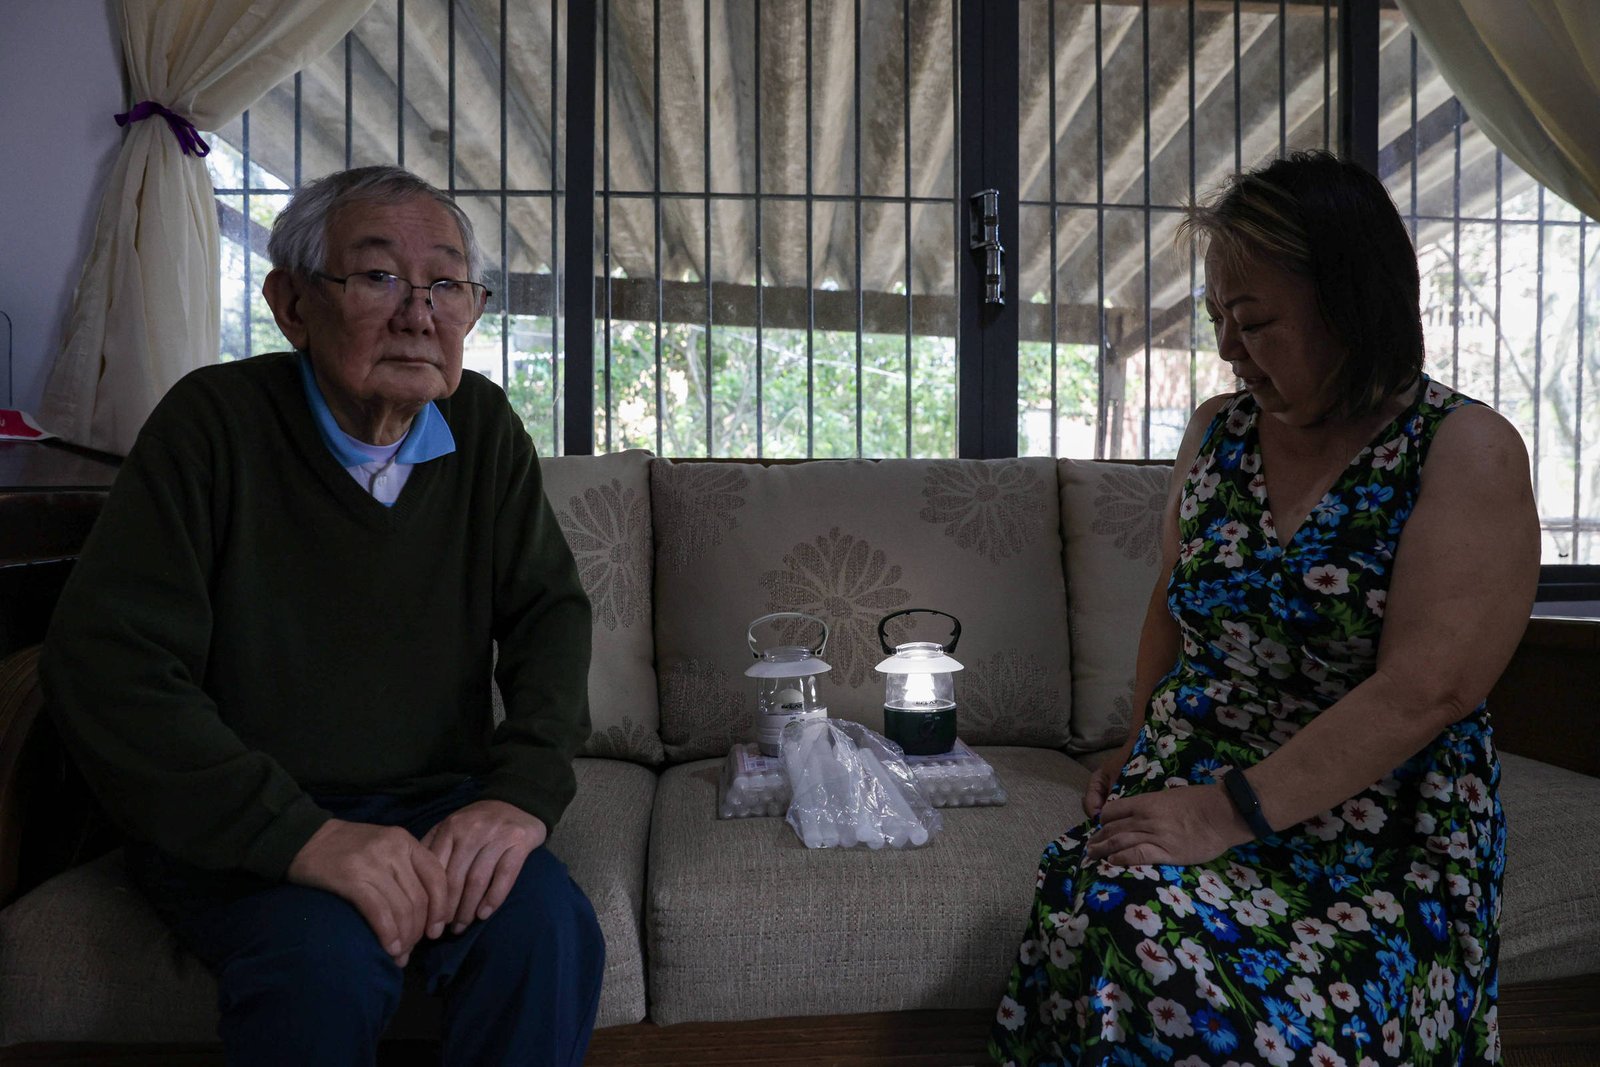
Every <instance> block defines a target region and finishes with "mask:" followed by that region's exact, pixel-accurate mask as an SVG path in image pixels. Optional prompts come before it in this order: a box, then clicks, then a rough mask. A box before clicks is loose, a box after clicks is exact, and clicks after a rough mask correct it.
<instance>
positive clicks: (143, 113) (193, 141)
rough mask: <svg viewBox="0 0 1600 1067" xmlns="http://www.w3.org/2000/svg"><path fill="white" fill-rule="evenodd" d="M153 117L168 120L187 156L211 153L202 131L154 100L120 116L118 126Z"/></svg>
mask: <svg viewBox="0 0 1600 1067" xmlns="http://www.w3.org/2000/svg"><path fill="white" fill-rule="evenodd" d="M151 115H160V116H161V117H162V118H164V119H166V120H167V126H168V127H169V128H170V129H171V130H172V136H174V137H176V138H177V139H178V145H179V146H180V147H181V148H182V149H183V154H184V155H186V156H203V155H205V154H206V153H207V152H210V151H211V146H210V145H208V144H206V143H205V142H204V141H202V140H201V139H200V131H199V130H196V129H195V128H194V123H192V122H190V121H189V120H188V119H186V118H184V117H183V116H182V115H180V114H178V113H177V112H176V111H169V110H167V109H166V108H164V107H162V106H161V105H160V104H158V103H156V102H155V101H154V100H146V101H144V102H143V103H140V104H135V105H134V107H133V110H132V111H125V112H123V113H122V114H120V115H118V116H117V117H116V118H117V125H118V126H126V125H128V124H129V123H130V122H139V121H141V120H142V119H147V118H149V117H150V116H151Z"/></svg>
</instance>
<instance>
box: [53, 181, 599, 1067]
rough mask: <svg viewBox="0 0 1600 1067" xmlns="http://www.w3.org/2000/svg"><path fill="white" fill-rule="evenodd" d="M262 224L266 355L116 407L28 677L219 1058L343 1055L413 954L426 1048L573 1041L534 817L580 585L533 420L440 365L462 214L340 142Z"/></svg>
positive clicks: (574, 972) (572, 643)
mask: <svg viewBox="0 0 1600 1067" xmlns="http://www.w3.org/2000/svg"><path fill="white" fill-rule="evenodd" d="M269 250H270V253H271V256H272V263H273V270H272V272H271V273H270V274H269V275H268V276H267V279H266V285H265V295H266V298H267V302H268V303H269V304H270V305H271V307H272V310H273V314H274V316H275V317H276V318H277V322H278V325H279V327H280V328H281V329H282V330H283V332H284V334H285V335H286V336H287V337H288V339H289V342H290V343H291V344H292V345H293V346H294V347H295V349H296V351H295V352H292V353H279V354H275V355H266V356H259V357H257V358H254V359H249V360H244V361H241V362H236V363H230V364H223V365H221V366H215V367H207V368H204V369H202V370H199V371H196V372H195V373H193V374H191V375H189V376H188V377H186V378H184V379H183V380H182V381H181V382H179V383H178V384H177V385H176V386H174V387H173V389H172V391H171V392H170V393H168V395H167V396H166V398H165V399H164V400H163V401H162V402H161V405H160V406H159V407H158V408H157V410H156V411H155V413H154V414H152V415H151V417H150V420H149V422H148V423H147V424H146V425H145V427H144V429H143V432H142V433H141V434H140V437H139V440H138V443H137V444H136V445H135V447H134V449H133V452H132V454H131V455H129V457H128V459H127V462H126V464H125V465H124V466H123V468H122V471H121V473H120V475H119V476H118V479H117V483H116V486H115V488H114V489H113V490H112V492H111V494H110V497H109V498H108V499H107V501H106V505H105V509H104V511H103V512H102V514H101V517H100V520H99V522H98V524H97V525H96V527H95V529H94V533H93V535H92V536H91V537H90V539H89V542H88V544H87V545H86V546H85V548H84V552H83V556H82V558H81V560H80V561H79V563H78V565H77V568H76V570H75V573H74V574H73V576H72V579H71V581H70V582H69V583H68V586H67V589H66V590H65V592H64V593H63V595H62V597H61V602H60V606H59V608H58V610H57V613H56V616H55V619H54V621H53V624H52V627H51V631H50V634H49V638H48V640H47V642H46V653H45V659H44V665H43V677H44V683H45V691H46V694H47V699H48V701H49V704H50V707H51V709H52V711H53V713H54V715H55V716H56V719H57V722H58V723H59V724H60V727H61V730H62V732H63V734H64V736H65V737H66V738H67V741H68V744H69V746H70V747H71V749H72V750H73V753H74V754H75V756H76V757H77V759H78V761H79V763H80V764H81V766H82V767H83V770H84V773H85V775H86V777H87V778H88V780H89V782H90V783H91V785H92V786H93V787H94V789H95V791H96V792H97V794H98V796H99V798H100V800H101V801H102V802H103V803H104V805H105V807H106V809H107V810H108V811H109V812H110V813H111V814H112V816H113V817H114V818H116V819H117V820H118V821H119V822H120V824H121V825H122V827H123V828H124V829H125V830H126V832H127V834H128V835H129V837H130V838H132V843H131V844H130V846H129V849H128V862H129V869H130V873H131V874H132V875H133V877H134V879H135V880H136V881H137V882H138V883H139V884H140V885H141V887H142V888H144V889H145V891H146V892H147V893H148V895H149V896H150V899H151V900H152V902H153V903H154V904H155V906H156V908H157V910H158V911H159V912H160V913H161V915H162V916H163V917H164V918H165V919H166V920H167V921H168V922H169V923H170V924H171V926H172V927H173V929H174V930H175V931H176V933H177V935H178V938H179V940H180V941H181V943H182V944H183V945H184V946H185V947H186V948H187V949H188V950H189V951H191V952H192V953H194V954H195V955H197V956H198V957H200V959H201V960H203V961H204V962H205V963H206V965H207V966H208V967H210V968H211V970H213V971H214V972H215V973H216V975H217V980H218V987H219V1006H220V1011H221V1018H222V1022H221V1027H220V1032H221V1036H222V1039H223V1042H224V1044H225V1046H226V1048H227V1052H228V1059H229V1062H230V1063H238V1064H255V1063H273V1064H289V1063H293V1064H338V1065H340V1067H347V1065H351V1064H359V1063H371V1062H373V1061H374V1058H375V1055H376V1046H377V1041H378V1037H379V1035H380V1034H381V1033H382V1031H383V1029H384V1026H385V1024H386V1023H387V1021H388V1020H389V1018H390V1017H391V1016H392V1015H393V1013H394V1011H395V1008H396V1005H397V1003H398V1001H399V998H400V990H401V976H402V970H403V968H405V967H406V966H407V964H408V962H413V961H414V967H415V968H416V969H420V971H421V972H422V977H423V978H425V980H426V982H427V985H428V988H429V989H430V991H432V992H435V993H441V994H442V995H443V996H444V998H445V1001H446V1008H445V1026H444V1045H445V1062H446V1063H460V1064H535V1063H537V1064H576V1063H579V1062H581V1060H582V1059H583V1053H584V1049H585V1047H586V1045H587V1042H588V1037H589V1033H590V1030H591V1029H592V1027H593V1025H594V1015H595V1007H596V1003H597V1001H598V996H599V989H600V976H601V970H602V961H603V954H604V948H603V943H602V940H601V937H600V933H599V928H598V926H597V924H596V922H595V917H594V912H593V909H592V908H591V907H590V905H589V902H588V900H587V899H586V898H585V897H584V895H583V893H582V891H581V890H579V889H578V888H577V886H575V885H574V884H573V883H572V880H571V879H570V878H569V877H568V875H567V871H566V868H565V867H564V866H563V865H562V863H561V862H560V860H558V859H556V858H555V857H554V856H552V855H551V854H550V853H549V851H548V850H546V849H545V848H543V847H542V846H543V844H544V841H545V837H546V835H547V834H548V833H549V832H550V830H551V829H552V828H553V827H554V826H555V823H556V820H557V819H558V818H559V817H560V816H561V813H562V811H563V809H564V808H565V807H566V805H567V803H568V802H569V801H570V800H571V799H572V795H573V793H574V790H575V788H576V786H575V779H574V776H573V770H572V758H573V756H574V754H575V753H576V751H577V750H578V748H579V746H580V745H581V744H582V743H583V741H584V739H585V737H586V736H587V734H588V730H589V716H588V703H587V696H586V679H587V675H588V664H589V627H590V618H589V605H588V601H587V600H586V599H585V597H584V593H583V590H582V588H581V586H580V585H579V582H578V576H577V571H576V568H575V566H574V564H573V560H572V555H571V553H570V552H569V550H568V548H567V545H566V542H565V541H564V539H563V538H562V535H561V532H560V530H559V529H558V528H557V526H556V520H555V517H554V514H553V513H552V511H551V508H550V505H549V503H548V501H547V500H546V499H545V496H544V492H543V489H542V488H541V483H540V477H539V462H538V457H537V456H536V455H535V454H534V450H533V444H532V442H531V441H530V440H529V438H528V435H527V433H526V432H524V430H523V428H522V425H521V423H520V422H519V421H518V419H517V416H516V415H515V414H514V413H513V412H512V410H511V407H510V405H509V404H508V403H507V401H506V397H505V395H504V394H503V393H502V392H501V391H500V390H499V389H498V388H496V387H495V386H494V385H493V384H491V383H490V382H488V381H487V380H485V379H484V378H482V377H480V376H478V375H475V374H472V373H470V372H469V373H463V371H462V368H461V357H462V344H463V341H464V339H465V337H466V334H467V332H468V331H469V330H471V329H472V327H473V325H474V324H475V323H476V322H477V319H478V316H479V314H480V313H481V312H482V310H483V307H484V304H485V301H486V299H487V297H488V293H487V290H485V289H484V287H483V286H482V285H480V284H478V283H477V282H475V281H471V280H469V279H473V278H476V277H477V276H478V270H477V268H478V254H477V248H476V245H475V244H474V241H473V236H472V227H471V224H470V223H469V221H468V220H467V217H466V215H465V214H464V213H463V212H462V211H461V210H460V208H458V207H457V206H456V204H455V203H454V201H452V200H451V199H450V198H449V197H448V196H446V195H445V194H443V193H441V192H440V191H439V190H437V189H435V188H433V187H432V186H430V185H428V184H427V183H426V182H424V181H422V180H421V179H419V178H417V177H415V176H414V175H411V174H409V173H407V172H405V171H402V170H397V169H394V168H386V167H369V168H363V169H360V170H353V171H347V172H344V173H341V174H335V175H333V176H331V177H329V178H325V179H323V180H322V181H320V182H317V183H315V184H313V185H311V186H308V187H306V188H304V189H302V190H300V191H299V192H297V193H296V194H295V196H294V198H293V200H292V201H291V202H290V204H289V206H288V207H287V208H285V209H284V212H283V214H282V215H281V216H280V218H279V219H278V222H277V224H276V225H275V226H274V228H273V232H272V239H271V242H270V245H269ZM495 643H498V646H499V659H498V663H497V664H496V665H494V666H493V668H492V670H493V674H494V678H495V679H496V680H497V681H498V683H499V685H500V688H501V690H502V692H503V694H504V697H505V706H506V717H505V721H504V722H503V723H502V724H501V725H499V726H498V727H495V726H494V725H493V723H492V720H491V712H490V674H491V663H492V656H493V651H492V650H493V646H494V644H495Z"/></svg>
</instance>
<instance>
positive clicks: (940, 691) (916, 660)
mask: <svg viewBox="0 0 1600 1067" xmlns="http://www.w3.org/2000/svg"><path fill="white" fill-rule="evenodd" d="M913 613H919V614H925V615H940V616H943V617H944V618H946V619H949V620H950V622H951V624H952V627H951V633H950V641H949V643H948V644H943V645H941V644H940V643H939V642H937V641H908V642H906V643H905V644H901V645H894V646H892V647H891V646H890V644H889V635H888V633H887V632H885V626H886V625H887V624H888V622H889V620H890V619H895V618H899V617H900V616H901V615H911V614H913ZM960 639H961V620H959V619H957V618H956V617H955V616H954V615H949V614H946V613H945V612H942V611H934V610H933V609H931V608H907V609H906V610H904V611H897V612H894V613H893V614H892V615H885V616H884V617H883V618H882V619H881V620H879V622H878V643H879V644H881V645H882V646H883V650H884V651H885V652H887V653H889V658H888V659H886V660H884V661H883V662H882V663H880V664H878V671H879V672H880V673H882V674H883V675H884V680H883V736H885V737H887V738H888V739H889V740H891V741H893V742H895V743H896V744H898V745H899V746H900V747H901V748H903V749H905V753H906V755H908V756H937V755H941V754H943V753H945V752H949V751H950V750H951V749H952V748H954V747H955V743H956V684H955V679H954V678H953V677H952V675H953V674H954V673H955V672H956V671H959V670H961V669H962V667H961V664H960V663H958V662H956V660H955V659H953V658H952V657H951V655H950V653H952V652H954V651H955V650H956V642H957V641H959V640H960Z"/></svg>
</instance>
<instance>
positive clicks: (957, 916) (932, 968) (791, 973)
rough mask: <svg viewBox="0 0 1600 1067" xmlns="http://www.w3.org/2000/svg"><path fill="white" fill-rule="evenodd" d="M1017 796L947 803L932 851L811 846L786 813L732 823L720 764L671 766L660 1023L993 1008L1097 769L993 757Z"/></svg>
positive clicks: (657, 978) (657, 868) (659, 891)
mask: <svg viewBox="0 0 1600 1067" xmlns="http://www.w3.org/2000/svg"><path fill="white" fill-rule="evenodd" d="M980 751H981V752H982V754H983V756H984V758H986V759H987V760H988V761H989V762H990V763H991V764H993V765H994V767H995V769H996V770H997V771H998V772H999V775H1000V780H1001V781H1002V782H1003V783H1004V784H1005V787H1006V790H1007V792H1008V793H1009V794H1010V801H1009V803H1008V804H1006V805H1005V806H1004V807H997V808H959V809H946V810H945V811H944V812H943V813H942V814H943V818H944V830H943V832H942V833H941V834H940V835H939V836H938V837H936V838H934V840H933V841H932V842H931V843H930V844H929V845H928V846H927V847H925V848H921V849H915V850H909V851H894V850H890V849H884V850H881V851H872V850H869V849H865V848H853V849H818V850H813V849H807V848H805V847H804V846H803V845H802V844H801V843H800V839H799V838H798V837H796V836H795V832H794V831H793V830H792V829H791V828H790V827H789V825H788V823H786V822H785V821H784V820H782V819H728V820H722V821H719V820H718V819H717V816H716V794H717V770H718V767H717V764H718V761H715V760H707V761H702V762H695V763H687V764H683V765H680V766H676V767H671V768H669V769H668V770H666V771H665V772H664V773H663V774H662V776H661V783H660V785H659V787H658V788H657V791H656V814H655V821H654V825H653V826H652V827H651V832H650V862H649V867H648V871H649V893H648V903H647V911H646V920H645V921H646V929H647V931H648V938H649V949H650V1016H651V1018H652V1019H653V1020H655V1021H656V1022H658V1023H661V1024H663V1025H669V1024H672V1023H679V1022H687V1021H690V1020H707V1021H722V1020H730V1019H752V1018H768V1017H776V1016H787V1015H819V1014H833V1013H856V1012H876V1011H897V1010H901V1009H914V1008H981V1009H986V1010H987V1009H992V1008H993V1007H994V1006H995V1004H997V1003H999V1000H1000V995H1001V993H1003V992H1004V987H1005V982H1006V978H1007V976H1008V975H1009V974H1010V971H1011V965H1012V962H1013V961H1014V958H1015V954H1016V951H1017V945H1018V943H1019V941H1020V939H1021V935H1022V930H1023V926H1024V925H1025V923H1026V920H1027V915H1028V905H1029V902H1030V901H1031V900H1032V898H1033V888H1034V873H1035V870H1036V868H1037V866H1038V860H1039V854H1040V852H1041V851H1042V850H1043V849H1044V846H1045V844H1046V843H1048V842H1049V841H1050V839H1051V838H1053V837H1054V836H1055V835H1057V834H1059V833H1060V832H1061V831H1062V830H1063V829H1065V828H1066V826H1067V825H1068V824H1069V823H1070V822H1071V821H1072V820H1073V819H1074V818H1075V817H1076V816H1077V814H1078V812H1079V804H1080V802H1081V801H1080V798H1081V796H1082V790H1083V787H1084V786H1085V785H1086V784H1087V782H1088V779H1089V772H1088V771H1087V770H1085V769H1084V768H1082V767H1081V766H1079V765H1078V764H1077V763H1075V762H1074V761H1072V760H1071V759H1069V758H1068V757H1066V756H1064V755H1062V754H1061V753H1059V752H1054V751H1049V750H1045V749H1028V748H984V749H981V750H980Z"/></svg>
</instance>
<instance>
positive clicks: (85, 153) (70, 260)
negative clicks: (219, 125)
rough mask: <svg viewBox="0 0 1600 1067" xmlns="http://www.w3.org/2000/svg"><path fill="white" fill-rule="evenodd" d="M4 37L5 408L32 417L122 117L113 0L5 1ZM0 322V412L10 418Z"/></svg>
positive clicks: (0, 172)
mask: <svg viewBox="0 0 1600 1067" xmlns="http://www.w3.org/2000/svg"><path fill="white" fill-rule="evenodd" d="M4 7H5V18H4V24H3V25H0V196H3V197H4V207H3V210H0V311H4V312H5V313H6V314H7V315H9V316H11V321H12V324H13V331H14V332H13V337H12V344H11V348H12V377H13V387H14V390H15V396H14V398H13V401H14V402H13V403H12V404H11V405H10V406H12V407H20V408H23V409H24V410H27V411H37V410H38V408H39V399H40V397H41V396H42V395H43V394H44V385H45V380H46V379H47V378H48V376H49V373H50V366H51V364H52V363H53V362H54V360H55V354H56V352H57V351H58V350H59V349H60V347H61V342H62V339H63V334H64V333H65V329H66V318H67V312H68V310H69V309H70V307H71V303H72V291H73V289H74V288H75V287H76V286H77V284H78V273H79V271H80V270H81V269H82V266H83V261H84V258H85V257H86V256H87V255H88V253H89V245H90V242H91V240H92V238H93V235H94V221H95V216H96V214H97V213H98V212H99V207H100V192H101V189H102V188H103V186H104V183H105V179H106V175H107V174H108V172H109V171H110V169H111V163H112V160H113V159H114V158H115V155H116V150H117V146H118V145H119V144H121V142H122V130H121V129H120V128H119V127H118V126H117V124H116V121H115V120H114V119H113V118H112V116H113V115H114V114H116V113H117V112H119V111H123V110H125V103H124V99H123V88H122V57H121V45H120V43H119V42H118V40H117V33H118V30H117V27H116V24H115V20H114V16H113V12H112V8H111V4H110V0H11V2H8V3H5V5H4ZM4 361H5V321H4V320H0V406H6V405H5V403H4V401H5V399H6V396H5V389H6V382H5V379H4V374H5V367H4Z"/></svg>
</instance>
